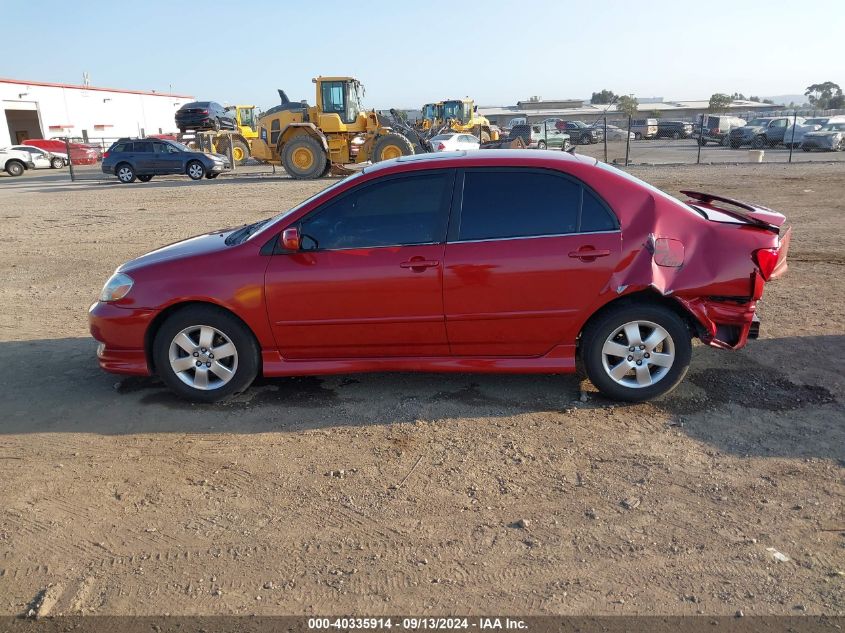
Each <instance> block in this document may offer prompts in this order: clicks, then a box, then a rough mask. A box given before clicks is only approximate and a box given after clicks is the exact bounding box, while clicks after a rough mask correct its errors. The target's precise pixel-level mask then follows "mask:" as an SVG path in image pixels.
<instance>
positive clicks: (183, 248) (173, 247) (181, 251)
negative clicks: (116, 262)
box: [117, 229, 235, 273]
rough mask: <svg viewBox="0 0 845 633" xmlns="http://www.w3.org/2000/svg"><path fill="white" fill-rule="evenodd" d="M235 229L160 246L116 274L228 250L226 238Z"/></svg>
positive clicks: (137, 258) (121, 267)
mask: <svg viewBox="0 0 845 633" xmlns="http://www.w3.org/2000/svg"><path fill="white" fill-rule="evenodd" d="M234 230H235V229H223V230H220V231H214V232H212V233H206V234H204V235H197V236H196V237H189V238H188V239H186V240H182V241H181V242H174V243H173V244H169V245H167V246H162V247H161V248H158V249H156V250H154V251H151V252H149V253H146V254H144V255H141V256H140V257H136V258H135V259H130V260H129V261H128V262H126V263H125V264H123V265H122V266H120V267H119V268H118V269H117V270H118V272H123V273H125V272H129V271H132V270H137V269H138V268H143V267H145V266H149V265H151V264H159V263H161V262H165V261H173V260H176V259H186V258H188V257H195V256H197V255H209V254H211V253H215V252H217V251H221V250H224V249H226V248H229V247H228V246H227V245H226V237H227V236H228V235H229V234H230V233H232V232H233V231H234Z"/></svg>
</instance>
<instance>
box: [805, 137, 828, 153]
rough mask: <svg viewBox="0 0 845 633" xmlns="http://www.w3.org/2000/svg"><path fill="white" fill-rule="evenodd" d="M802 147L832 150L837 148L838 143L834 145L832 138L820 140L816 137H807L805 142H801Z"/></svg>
mask: <svg viewBox="0 0 845 633" xmlns="http://www.w3.org/2000/svg"><path fill="white" fill-rule="evenodd" d="M801 147H802V148H804V147H806V148H807V149H829V150H832V149H834V148H835V147H836V143H834V139H833V138H832V137H830V138H819V137H814V136H805V137H804V140H802V141H801Z"/></svg>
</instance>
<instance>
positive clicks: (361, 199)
mask: <svg viewBox="0 0 845 633" xmlns="http://www.w3.org/2000/svg"><path fill="white" fill-rule="evenodd" d="M450 184H451V172H447V171H443V172H437V173H428V174H421V175H415V176H408V177H400V178H393V179H390V180H383V181H380V182H376V183H373V184H370V185H364V186H362V187H359V188H357V189H355V190H354V191H352V192H350V193H348V194H346V195H344V196H342V197H341V198H340V199H338V200H335V201H334V202H330V203H328V204H327V205H326V206H324V207H323V208H321V209H318V210H317V211H315V212H314V213H312V214H311V215H309V216H308V217H306V218H305V219H304V220H303V221H302V223H301V228H300V233H301V235H302V249H303V250H337V249H350V248H376V247H379V246H407V245H412V244H431V243H437V242H442V241H443V240H444V234H445V228H446V227H445V224H446V203H447V201H448V197H447V193H448V192H449V190H450V187H449V185H450Z"/></svg>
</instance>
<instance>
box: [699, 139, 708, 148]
mask: <svg viewBox="0 0 845 633" xmlns="http://www.w3.org/2000/svg"><path fill="white" fill-rule="evenodd" d="M698 144H699V145H701V147H704V146H705V145H707V141H706V140H704V139H703V138H700V139H698Z"/></svg>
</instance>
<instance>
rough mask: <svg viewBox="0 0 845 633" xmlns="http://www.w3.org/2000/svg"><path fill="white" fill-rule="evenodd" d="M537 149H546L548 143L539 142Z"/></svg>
mask: <svg viewBox="0 0 845 633" xmlns="http://www.w3.org/2000/svg"><path fill="white" fill-rule="evenodd" d="M537 149H546V141H539V142H538V143H537Z"/></svg>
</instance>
